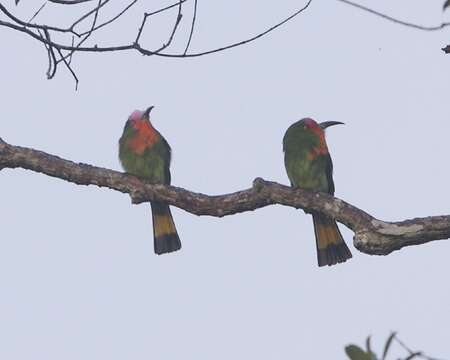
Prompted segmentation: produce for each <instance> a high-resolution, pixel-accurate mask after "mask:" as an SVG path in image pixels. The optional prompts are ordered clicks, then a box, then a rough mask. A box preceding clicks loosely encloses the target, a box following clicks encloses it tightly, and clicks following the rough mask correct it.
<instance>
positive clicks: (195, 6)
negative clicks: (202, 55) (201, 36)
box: [183, 0, 198, 55]
mask: <svg viewBox="0 0 450 360" xmlns="http://www.w3.org/2000/svg"><path fill="white" fill-rule="evenodd" d="M197 1H198V0H195V1H194V14H193V15H192V23H191V31H190V33H189V39H188V42H187V44H186V48H185V49H184V53H183V54H184V55H186V53H187V51H188V49H189V45H191V40H192V35H193V34H194V26H195V19H196V18H197Z"/></svg>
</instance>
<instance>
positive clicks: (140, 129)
mask: <svg viewBox="0 0 450 360" xmlns="http://www.w3.org/2000/svg"><path fill="white" fill-rule="evenodd" d="M152 109H153V106H151V107H149V108H148V109H147V110H146V111H139V110H135V111H134V112H133V113H132V114H131V115H130V117H129V118H128V120H127V122H126V124H125V128H124V129H123V134H122V137H121V138H120V140H119V159H120V162H121V163H122V167H123V168H124V169H125V171H126V172H127V173H129V174H132V175H135V176H138V177H140V178H142V179H144V180H146V181H148V182H150V183H154V184H170V170H169V166H170V158H171V149H170V146H169V144H168V143H167V141H166V139H164V138H163V136H162V135H161V134H160V133H159V132H158V130H156V129H155V128H154V127H153V125H152V124H151V122H150V119H149V115H150V111H151V110H152ZM151 207H152V218H153V238H154V248H155V253H156V254H158V255H160V254H165V253H170V252H173V251H177V250H179V249H180V248H181V241H180V238H179V237H178V233H177V229H176V228H175V223H174V222H173V218H172V213H171V212H170V208H169V205H167V204H165V203H163V202H159V201H152V202H151Z"/></svg>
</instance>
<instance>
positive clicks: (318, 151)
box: [308, 128, 328, 160]
mask: <svg viewBox="0 0 450 360" xmlns="http://www.w3.org/2000/svg"><path fill="white" fill-rule="evenodd" d="M311 131H312V132H313V133H314V135H315V136H317V138H318V140H319V143H318V144H317V145H316V146H314V147H313V148H312V149H311V150H310V152H309V153H308V160H314V159H315V158H317V157H318V156H320V155H327V154H328V147H327V143H326V141H325V132H324V131H323V130H322V129H321V128H317V129H316V128H312V129H311Z"/></svg>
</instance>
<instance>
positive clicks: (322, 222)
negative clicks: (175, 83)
mask: <svg viewBox="0 0 450 360" xmlns="http://www.w3.org/2000/svg"><path fill="white" fill-rule="evenodd" d="M312 216H313V222H314V232H315V234H316V245H317V261H318V263H319V266H325V265H334V264H337V263H342V262H344V261H347V259H350V258H351V257H352V253H351V252H350V249H349V248H348V247H347V245H346V244H345V242H344V239H343V238H342V235H341V232H340V231H339V228H338V226H337V224H336V221H334V220H333V219H330V218H328V217H326V216H325V215H322V214H318V213H314V214H313V215H312Z"/></svg>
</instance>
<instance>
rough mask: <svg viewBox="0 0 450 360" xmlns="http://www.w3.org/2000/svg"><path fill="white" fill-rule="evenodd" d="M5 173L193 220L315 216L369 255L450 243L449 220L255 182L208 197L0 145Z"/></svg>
mask: <svg viewBox="0 0 450 360" xmlns="http://www.w3.org/2000/svg"><path fill="white" fill-rule="evenodd" d="M3 168H11V169H14V168H23V169H27V170H32V171H35V172H39V173H42V174H46V175H48V176H52V177H56V178H59V179H62V180H65V181H69V182H72V183H75V184H78V185H97V186H99V187H106V188H109V189H112V190H116V191H119V192H122V193H125V194H129V195H130V197H131V200H132V203H134V204H139V203H143V202H148V201H151V200H160V201H164V202H167V203H169V204H170V205H173V206H176V207H178V208H180V209H183V210H185V211H187V212H190V213H192V214H195V215H209V216H215V217H223V216H228V215H232V214H238V213H242V212H246V211H252V210H256V209H259V208H262V207H265V206H268V205H273V204H280V205H284V206H290V207H293V208H302V209H304V210H305V211H307V212H311V211H318V212H322V213H324V214H326V215H327V216H330V217H332V218H335V219H336V220H337V221H339V222H341V223H343V224H344V225H346V226H347V227H349V228H350V229H352V230H353V231H354V233H355V235H354V238H353V239H354V245H355V247H356V248H357V249H358V250H360V251H361V252H363V253H366V254H371V255H387V254H389V253H391V252H393V251H395V250H399V249H401V248H403V247H405V246H410V245H419V244H425V243H427V242H430V241H433V240H441V239H448V238H450V215H447V216H430V217H425V218H416V219H411V220H405V221H399V222H385V221H381V220H378V219H376V218H374V217H373V216H371V215H369V214H367V213H366V212H364V211H363V210H360V209H358V208H357V207H355V206H353V205H351V204H349V203H346V202H345V201H343V200H340V199H338V198H335V197H333V196H331V195H328V194H325V193H318V192H312V191H306V190H302V189H293V188H291V187H289V186H285V185H281V184H278V183H275V182H269V181H265V180H263V179H261V178H257V179H255V181H254V183H253V187H252V188H249V189H246V190H242V191H238V192H235V193H231V194H226V195H215V196H210V195H204V194H200V193H194V192H191V191H188V190H185V189H182V188H179V187H175V186H166V185H152V184H149V183H146V182H145V181H142V180H140V179H138V178H137V177H135V176H132V175H128V174H124V173H121V172H118V171H114V170H109V169H104V168H99V167H95V166H91V165H87V164H81V163H80V164H78V163H74V162H72V161H69V160H65V159H62V158H60V157H58V156H54V155H50V154H47V153H45V152H42V151H38V150H34V149H31V148H26V147H20V146H13V145H10V144H7V143H6V142H4V141H3V140H2V139H0V170H2V169H3Z"/></svg>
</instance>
